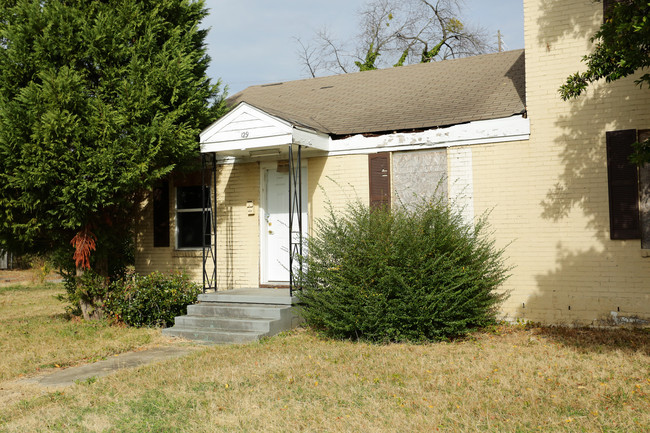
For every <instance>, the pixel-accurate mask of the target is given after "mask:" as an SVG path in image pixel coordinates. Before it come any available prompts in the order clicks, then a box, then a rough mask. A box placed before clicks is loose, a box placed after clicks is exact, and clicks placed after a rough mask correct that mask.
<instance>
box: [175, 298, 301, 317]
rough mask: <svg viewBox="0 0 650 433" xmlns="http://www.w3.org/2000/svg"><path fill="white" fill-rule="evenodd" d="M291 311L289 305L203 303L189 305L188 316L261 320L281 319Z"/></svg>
mask: <svg viewBox="0 0 650 433" xmlns="http://www.w3.org/2000/svg"><path fill="white" fill-rule="evenodd" d="M290 309H291V307H290V306H288V305H266V304H245V303H229V302H224V303H217V302H205V301H203V302H201V303H199V304H194V305H188V306H187V314H188V315H190V316H207V317H215V316H219V317H235V318H244V317H253V318H259V319H280V318H281V317H282V315H283V314H287V313H288V312H289V310H290Z"/></svg>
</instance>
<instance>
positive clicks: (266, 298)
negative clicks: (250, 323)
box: [199, 288, 298, 305]
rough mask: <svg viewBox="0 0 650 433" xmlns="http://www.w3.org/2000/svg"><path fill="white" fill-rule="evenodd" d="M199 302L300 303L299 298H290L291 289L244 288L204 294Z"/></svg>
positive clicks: (200, 296)
mask: <svg viewBox="0 0 650 433" xmlns="http://www.w3.org/2000/svg"><path fill="white" fill-rule="evenodd" d="M199 302H236V303H240V304H266V305H294V304H297V303H298V298H297V297H296V296H295V295H294V296H289V289H259V288H244V289H233V290H223V291H218V292H208V293H203V294H201V295H199Z"/></svg>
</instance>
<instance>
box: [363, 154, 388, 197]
mask: <svg viewBox="0 0 650 433" xmlns="http://www.w3.org/2000/svg"><path fill="white" fill-rule="evenodd" d="M368 168H369V171H370V207H373V208H377V207H384V206H385V207H390V153H388V152H381V153H376V154H374V155H368Z"/></svg>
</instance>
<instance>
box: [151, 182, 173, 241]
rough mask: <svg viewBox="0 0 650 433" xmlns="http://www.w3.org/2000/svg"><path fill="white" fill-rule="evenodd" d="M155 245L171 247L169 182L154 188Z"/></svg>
mask: <svg viewBox="0 0 650 433" xmlns="http://www.w3.org/2000/svg"><path fill="white" fill-rule="evenodd" d="M153 246H154V247H169V182H168V181H164V182H162V183H161V184H159V185H158V186H156V187H155V188H154V189H153Z"/></svg>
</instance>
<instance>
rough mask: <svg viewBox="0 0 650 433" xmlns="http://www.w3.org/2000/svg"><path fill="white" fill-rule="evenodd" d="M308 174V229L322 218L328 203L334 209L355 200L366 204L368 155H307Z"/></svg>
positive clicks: (341, 207)
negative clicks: (316, 156)
mask: <svg viewBox="0 0 650 433" xmlns="http://www.w3.org/2000/svg"><path fill="white" fill-rule="evenodd" d="M308 177H309V181H308V185H309V210H308V212H309V227H310V230H311V228H313V227H314V221H315V220H316V219H318V218H324V217H326V215H327V203H328V202H329V203H331V204H332V206H333V207H334V208H335V209H343V208H345V204H346V203H348V202H351V201H355V200H360V201H361V202H362V203H364V204H366V205H367V204H368V201H369V184H368V155H346V156H334V157H329V158H326V157H319V158H310V159H309V166H308Z"/></svg>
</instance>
